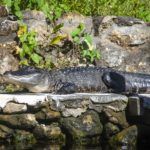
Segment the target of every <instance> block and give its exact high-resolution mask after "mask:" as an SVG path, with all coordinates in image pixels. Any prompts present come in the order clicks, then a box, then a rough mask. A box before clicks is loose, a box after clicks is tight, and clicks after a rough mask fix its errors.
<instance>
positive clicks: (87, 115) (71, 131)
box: [0, 93, 145, 148]
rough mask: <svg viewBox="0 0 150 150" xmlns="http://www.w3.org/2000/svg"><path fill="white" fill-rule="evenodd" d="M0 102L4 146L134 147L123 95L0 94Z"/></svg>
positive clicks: (135, 130)
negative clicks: (42, 144)
mask: <svg viewBox="0 0 150 150" xmlns="http://www.w3.org/2000/svg"><path fill="white" fill-rule="evenodd" d="M131 99H133V98H130V100H131ZM0 101H1V103H0V107H1V112H0V140H1V142H5V143H9V144H7V146H9V145H10V144H13V145H15V146H16V145H18V144H20V146H23V147H25V148H29V147H33V146H35V145H36V144H38V143H45V144H47V143H51V144H56V143H57V145H61V146H66V145H68V144H69V146H70V147H71V146H73V145H78V146H81V145H84V146H85V145H86V146H87V145H93V146H94V145H99V146H101V145H102V146H105V144H104V143H107V144H106V145H107V146H110V147H111V148H121V147H122V146H126V147H128V148H135V147H136V143H137V137H138V126H136V125H133V124H130V123H129V122H128V121H127V115H126V111H127V104H128V97H126V96H124V95H119V94H107V93H105V94H102V93H101V94H98V93H95V94H93V93H76V94H69V95H54V94H29V93H28V94H1V95H0ZM129 112H131V111H129ZM131 116H134V117H135V116H137V114H134V115H133V114H132V115H131ZM144 129H145V128H144ZM118 144H119V145H118Z"/></svg>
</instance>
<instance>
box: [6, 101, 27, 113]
mask: <svg viewBox="0 0 150 150" xmlns="http://www.w3.org/2000/svg"><path fill="white" fill-rule="evenodd" d="M26 111H27V105H26V104H17V103H13V102H9V103H7V105H6V106H5V107H4V109H3V113H8V114H11V113H23V112H26Z"/></svg>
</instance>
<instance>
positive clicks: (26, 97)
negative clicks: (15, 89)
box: [0, 93, 128, 108]
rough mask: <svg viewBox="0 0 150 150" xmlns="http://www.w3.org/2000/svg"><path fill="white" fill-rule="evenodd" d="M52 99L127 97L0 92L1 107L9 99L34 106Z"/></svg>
mask: <svg viewBox="0 0 150 150" xmlns="http://www.w3.org/2000/svg"><path fill="white" fill-rule="evenodd" d="M49 99H53V100H54V101H56V102H60V101H68V100H76V99H80V100H82V99H90V100H91V101H92V102H93V103H102V104H106V103H111V102H115V101H122V102H125V103H127V102H128V98H127V97H126V96H124V95H120V94H113V93H75V94H67V95H56V94H49V93H17V94H0V107H1V108H3V107H4V106H5V105H6V104H7V103H8V102H9V101H15V102H17V103H24V104H28V105H31V106H34V105H36V104H38V103H42V102H45V101H47V100H49Z"/></svg>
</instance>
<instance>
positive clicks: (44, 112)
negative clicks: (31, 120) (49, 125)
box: [35, 107, 61, 121]
mask: <svg viewBox="0 0 150 150" xmlns="http://www.w3.org/2000/svg"><path fill="white" fill-rule="evenodd" d="M60 116H61V115H60V112H59V111H53V110H51V109H50V108H48V107H47V108H42V109H41V110H40V111H38V112H37V113H36V114H35V118H36V119H37V120H40V121H42V120H43V121H47V120H54V119H58V118H60Z"/></svg>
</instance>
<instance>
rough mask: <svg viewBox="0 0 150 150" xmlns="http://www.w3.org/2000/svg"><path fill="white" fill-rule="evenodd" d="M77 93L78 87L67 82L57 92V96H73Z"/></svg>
mask: <svg viewBox="0 0 150 150" xmlns="http://www.w3.org/2000/svg"><path fill="white" fill-rule="evenodd" d="M75 92H77V86H76V85H75V84H73V83H69V82H66V83H64V84H63V86H62V87H61V88H60V89H59V90H57V92H56V93H57V94H71V93H75Z"/></svg>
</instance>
